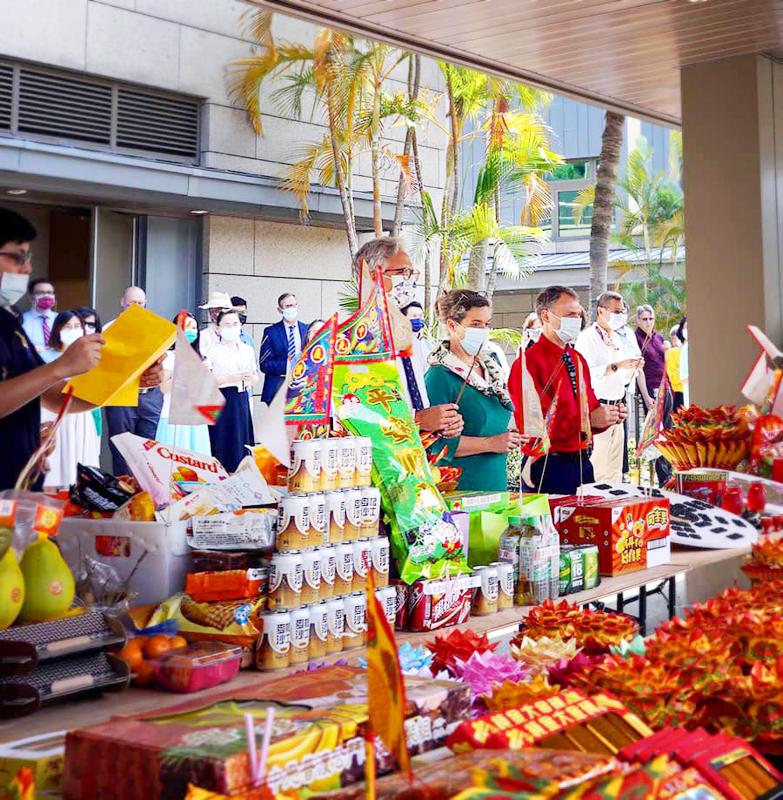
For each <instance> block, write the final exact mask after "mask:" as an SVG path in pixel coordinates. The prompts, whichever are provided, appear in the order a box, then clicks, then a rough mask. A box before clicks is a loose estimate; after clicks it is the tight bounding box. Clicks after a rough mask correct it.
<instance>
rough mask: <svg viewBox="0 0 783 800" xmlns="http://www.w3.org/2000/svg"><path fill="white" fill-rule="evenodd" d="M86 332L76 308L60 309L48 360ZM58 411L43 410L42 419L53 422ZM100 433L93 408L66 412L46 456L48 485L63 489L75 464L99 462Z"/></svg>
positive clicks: (46, 352)
mask: <svg viewBox="0 0 783 800" xmlns="http://www.w3.org/2000/svg"><path fill="white" fill-rule="evenodd" d="M82 336H84V323H83V322H82V320H81V318H80V317H79V315H78V314H76V313H75V312H74V311H61V312H60V313H59V314H58V315H57V317H56V318H55V320H54V323H53V324H52V333H51V335H50V337H49V346H48V348H47V349H46V350H44V351H43V353H41V356H42V357H43V359H44V361H46V362H47V363H49V362H51V361H54V360H55V359H56V358H59V357H60V356H61V355H62V354H63V353H64V352H65V351H66V350H67V349H68V347H70V346H71V345H72V344H73V343H74V342H75V341H76V340H77V339H79V338H81V337H82ZM54 419H55V415H54V414H52V413H51V412H50V411H46V410H43V411H42V412H41V421H42V422H52V421H54ZM100 456H101V437H100V433H99V432H98V430H97V428H96V427H95V418H94V416H93V413H92V411H84V412H82V413H80V414H66V415H65V417H64V418H63V420H62V422H61V423H60V427H59V428H58V429H57V437H56V444H55V448H54V451H53V452H52V454H51V455H50V456H49V458H48V459H47V462H48V464H49V471H48V472H47V473H46V476H45V478H44V488H45V489H61V488H64V487H68V486H70V485H71V484H72V483H75V482H76V465H77V464H85V465H86V466H89V467H98V466H100Z"/></svg>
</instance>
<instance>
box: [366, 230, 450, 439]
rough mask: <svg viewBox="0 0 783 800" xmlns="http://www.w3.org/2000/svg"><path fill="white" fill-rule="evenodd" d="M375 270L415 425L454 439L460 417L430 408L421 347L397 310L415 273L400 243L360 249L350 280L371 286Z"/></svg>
mask: <svg viewBox="0 0 783 800" xmlns="http://www.w3.org/2000/svg"><path fill="white" fill-rule="evenodd" d="M378 267H380V268H381V270H382V274H383V286H384V289H385V291H386V296H387V298H388V300H389V302H388V308H389V317H390V319H391V326H392V334H393V336H394V345H395V347H396V348H397V365H398V367H399V370H400V382H401V383H402V388H403V390H405V392H406V394H407V397H408V402H409V403H410V404H411V407H412V408H413V412H414V416H415V419H416V422H418V424H419V426H420V427H421V429H422V431H426V432H429V433H439V434H440V435H441V436H443V437H445V438H447V439H454V438H456V437H457V436H459V435H460V434H461V433H462V428H463V426H464V423H463V420H462V416H461V415H460V413H459V411H458V410H457V406H456V405H455V404H454V403H444V404H441V405H436V406H431V405H430V401H429V397H428V396H427V389H426V387H425V385H424V373H425V371H426V369H427V363H426V358H425V356H424V350H423V347H422V343H421V340H420V339H417V338H416V337H415V336H414V335H413V329H412V328H411V324H410V320H408V318H407V317H406V316H405V315H404V314H403V313H402V311H401V310H400V309H401V308H403V307H405V306H407V305H409V304H410V302H411V301H412V300H414V299H415V297H416V282H417V280H418V278H419V273H418V272H417V271H416V270H415V269H413V265H412V264H411V260H410V257H409V256H408V254H407V253H406V252H405V250H404V249H403V247H402V243H401V242H400V240H399V239H395V238H392V237H390V236H383V237H381V238H379V239H372V240H371V241H369V242H366V243H365V244H364V245H362V247H360V248H359V251H358V252H357V253H356V256H355V257H354V260H353V265H352V268H353V274H354V277H355V278H356V279H357V280H358V278H359V275H360V274H361V275H362V285H363V286H371V285H372V280H373V278H372V272H373V271H375V270H377V268H378Z"/></svg>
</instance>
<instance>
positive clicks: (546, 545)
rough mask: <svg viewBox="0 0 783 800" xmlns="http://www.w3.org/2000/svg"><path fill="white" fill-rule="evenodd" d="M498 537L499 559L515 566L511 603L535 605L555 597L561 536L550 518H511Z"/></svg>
mask: <svg viewBox="0 0 783 800" xmlns="http://www.w3.org/2000/svg"><path fill="white" fill-rule="evenodd" d="M510 522H511V526H510V528H509V529H508V531H507V532H506V533H504V534H503V536H501V538H500V546H499V549H498V560H499V561H506V562H509V563H511V564H513V565H514V587H515V589H514V602H515V603H516V605H522V606H527V605H535V604H537V603H542V602H543V601H544V600H554V599H556V598H557V597H558V594H559V591H558V588H559V587H558V584H559V578H560V536H559V535H558V533H557V530H556V529H555V526H554V524H553V523H552V517H550V516H549V515H542V516H536V517H525V518H518V517H517V518H512V519H511V520H510Z"/></svg>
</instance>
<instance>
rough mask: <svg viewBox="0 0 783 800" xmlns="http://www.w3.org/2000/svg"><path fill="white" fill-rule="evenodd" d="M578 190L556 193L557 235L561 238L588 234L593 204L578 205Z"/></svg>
mask: <svg viewBox="0 0 783 800" xmlns="http://www.w3.org/2000/svg"><path fill="white" fill-rule="evenodd" d="M578 196H579V191H578V190H576V189H574V190H573V191H562V192H558V193H557V235H558V236H559V237H560V238H561V239H574V238H577V237H579V236H589V235H590V226H591V225H592V224H593V206H592V204H591V205H589V206H585V207H584V208H582V207H580V205H579V204H578V203H577V197H578Z"/></svg>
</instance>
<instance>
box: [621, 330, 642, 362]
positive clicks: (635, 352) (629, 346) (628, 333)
mask: <svg viewBox="0 0 783 800" xmlns="http://www.w3.org/2000/svg"><path fill="white" fill-rule="evenodd" d="M615 333H616V334H617V336H618V337H619V338H620V341H621V342H622V345H623V353H624V355H623V358H641V357H642V351H641V350H640V349H639V342H637V341H636V334H635V333H634V332H633V331H632V330H631V329H630V328H629V327H628V326H627V325H626V326H625V327H623V328H621V329H620V330H619V331H615Z"/></svg>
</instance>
